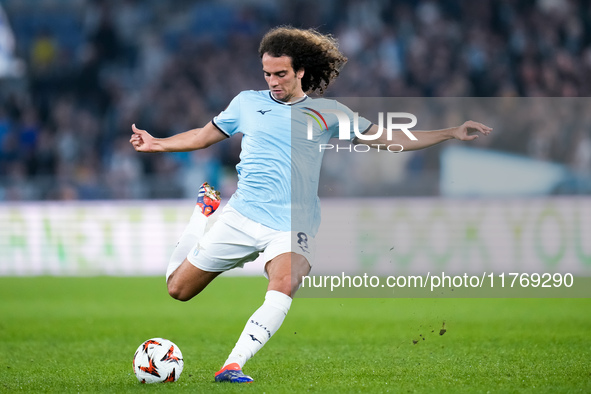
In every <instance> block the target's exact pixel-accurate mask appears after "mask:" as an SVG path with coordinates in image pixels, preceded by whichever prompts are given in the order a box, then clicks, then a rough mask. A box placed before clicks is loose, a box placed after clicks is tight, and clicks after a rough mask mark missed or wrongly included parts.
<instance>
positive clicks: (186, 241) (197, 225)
mask: <svg viewBox="0 0 591 394" xmlns="http://www.w3.org/2000/svg"><path fill="white" fill-rule="evenodd" d="M208 219H209V218H208V217H207V216H205V215H204V214H203V212H202V211H201V207H200V206H199V205H196V206H195V209H194V210H193V215H191V219H190V220H189V224H187V227H186V228H185V231H183V234H182V235H181V238H180V239H179V242H178V243H177V244H176V248H175V249H174V251H173V252H172V256H170V260H169V261H168V268H167V269H166V280H168V277H169V276H170V275H172V273H173V272H174V271H176V269H177V268H178V267H180V265H181V264H182V263H183V261H185V258H187V255H188V254H189V252H190V251H191V248H193V246H195V244H197V242H199V240H200V239H201V237H202V236H203V234H204V233H205V227H206V226H207V220H208Z"/></svg>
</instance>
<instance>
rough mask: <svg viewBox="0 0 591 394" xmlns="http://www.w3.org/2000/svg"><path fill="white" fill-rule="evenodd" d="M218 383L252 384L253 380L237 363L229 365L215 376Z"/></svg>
mask: <svg viewBox="0 0 591 394" xmlns="http://www.w3.org/2000/svg"><path fill="white" fill-rule="evenodd" d="M215 381H216V382H230V383H252V382H253V380H252V378H251V377H250V376H247V375H245V374H244V373H242V369H240V365H238V364H237V363H232V364H228V365H226V366H225V367H223V368H222V369H220V370H219V371H218V372H216V374H215Z"/></svg>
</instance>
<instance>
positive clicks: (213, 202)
mask: <svg viewBox="0 0 591 394" xmlns="http://www.w3.org/2000/svg"><path fill="white" fill-rule="evenodd" d="M221 201H222V196H221V195H220V192H218V191H217V190H215V189H214V188H213V186H211V185H210V184H209V183H207V182H204V183H203V185H201V187H200V188H199V194H197V205H198V206H199V207H201V212H203V214H204V215H205V216H210V215H211V214H213V213H214V212H215V210H216V209H218V207H219V206H220V202H221Z"/></svg>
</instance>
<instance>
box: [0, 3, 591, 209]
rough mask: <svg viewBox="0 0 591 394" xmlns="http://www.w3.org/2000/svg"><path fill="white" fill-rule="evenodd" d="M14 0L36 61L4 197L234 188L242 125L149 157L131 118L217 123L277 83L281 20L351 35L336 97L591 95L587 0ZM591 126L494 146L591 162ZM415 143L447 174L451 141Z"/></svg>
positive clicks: (19, 49) (419, 161) (8, 157)
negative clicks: (217, 139)
mask: <svg viewBox="0 0 591 394" xmlns="http://www.w3.org/2000/svg"><path fill="white" fill-rule="evenodd" d="M0 5H2V7H3V8H4V11H5V13H6V14H7V16H8V20H9V22H10V25H11V27H12V30H13V32H14V36H15V40H16V56H17V57H19V58H21V59H23V60H24V61H25V64H26V69H25V70H26V71H25V73H24V74H23V76H21V77H18V78H15V77H11V78H4V79H2V80H0V88H1V90H0V200H38V199H41V200H42V199H111V198H113V199H114V198H116V199H128V198H180V197H188V198H193V197H194V195H195V193H196V190H197V188H198V186H199V184H200V183H201V182H203V181H204V180H209V181H210V182H212V183H214V184H218V185H221V188H222V189H223V190H226V191H232V190H231V189H232V188H233V187H234V182H235V177H234V172H235V170H234V166H235V165H236V163H237V161H238V152H239V148H240V147H239V144H240V141H239V139H238V138H231V139H229V140H227V141H224V142H222V143H220V144H218V145H216V146H214V147H211V148H209V149H207V150H204V151H199V152H192V153H183V154H161V155H160V154H159V155H146V154H138V153H136V152H134V151H133V149H132V147H131V145H130V144H129V143H128V140H129V136H130V134H131V131H130V125H131V124H132V123H136V124H137V125H138V127H140V128H144V129H147V130H148V131H150V132H151V133H152V134H153V135H155V136H160V137H164V136H168V135H172V134H174V133H177V132H180V131H185V130H187V129H191V128H195V127H201V126H203V125H205V124H206V123H207V122H208V121H210V120H211V118H212V117H213V116H215V115H216V114H217V113H219V111H220V110H222V109H223V108H224V107H225V106H226V105H227V104H228V103H229V101H230V100H231V99H232V98H233V97H234V96H235V95H236V94H237V93H238V92H239V91H241V90H244V89H265V88H266V85H265V82H264V79H263V76H262V72H261V66H260V60H259V58H258V56H257V48H258V43H259V40H260V38H261V36H262V35H263V34H264V33H265V32H266V31H267V30H268V29H269V28H271V27H273V26H276V25H280V24H290V25H292V26H296V27H315V28H317V29H318V30H320V31H322V32H331V33H333V34H334V35H335V36H336V37H337V38H338V39H339V41H340V44H341V49H342V50H343V52H344V53H345V54H346V55H347V56H348V58H349V62H348V64H347V65H346V66H345V68H344V69H343V71H342V73H341V76H340V77H339V79H338V80H337V81H336V83H335V84H334V85H333V86H331V87H330V88H329V89H328V92H327V95H328V96H333V97H338V96H341V97H345V96H367V97H390V96H398V97H421V96H422V97H450V96H454V97H462V96H466V97H467V96H475V97H500V96H519V97H540V96H541V97H567V96H577V97H586V96H590V95H591V7H589V4H588V2H587V1H585V0H480V1H461V0H412V1H411V0H400V1H388V0H372V1H357V0H348V1H342V0H323V1H286V0H281V1H274V0H248V1H214V2H212V1H181V0H175V1H158V0H149V1H138V0H121V1H115V0H113V1H107V0H105V1H92V0H0ZM587 120H589V119H587ZM589 121H590V122H591V120H589ZM441 126H442V127H443V126H451V125H446V124H445V125H441ZM587 126H589V124H587ZM589 130H590V129H589V127H587V128H586V129H585V128H583V129H581V127H578V128H577V127H572V128H568V127H566V128H564V127H562V128H561V127H557V128H553V129H548V130H546V131H545V132H539V133H537V132H534V131H531V130H530V132H524V133H520V134H519V135H515V134H511V133H507V132H503V131H502V130H498V131H496V132H495V133H493V135H491V137H490V138H489V139H487V140H486V141H483V142H482V143H480V145H479V146H482V147H486V148H490V149H499V150H505V151H508V152H513V153H518V154H522V155H527V156H530V157H533V158H535V159H540V160H545V161H551V162H556V163H561V164H564V165H565V166H568V167H569V168H571V169H572V170H573V171H576V172H578V173H581V174H583V175H585V176H589V172H590V171H591V136H590V134H591V133H590V131H589ZM482 140H484V139H482ZM409 155H410V156H409V157H411V159H410V160H406V161H404V163H403V164H401V165H403V166H408V169H406V168H403V169H402V171H403V172H404V171H407V170H408V171H413V173H415V174H416V173H421V172H423V173H425V174H436V173H437V170H438V165H439V164H438V160H437V155H438V148H434V149H430V150H428V151H424V152H421V153H417V154H409ZM425 179H426V181H425V182H431V181H432V178H430V177H428V176H427V177H426V178H425ZM416 190H417V194H424V193H427V194H436V193H437V188H432V187H430V188H424V189H421V188H418V189H416ZM321 192H322V190H321ZM388 192H391V190H389V191H388Z"/></svg>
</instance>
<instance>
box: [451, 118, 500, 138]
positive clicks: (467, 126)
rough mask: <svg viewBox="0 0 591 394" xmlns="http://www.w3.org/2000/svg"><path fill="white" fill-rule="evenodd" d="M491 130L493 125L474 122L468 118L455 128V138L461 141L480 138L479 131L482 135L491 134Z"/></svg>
mask: <svg viewBox="0 0 591 394" xmlns="http://www.w3.org/2000/svg"><path fill="white" fill-rule="evenodd" d="M491 131H492V128H491V127H488V126H485V125H483V124H482V123H478V122H474V121H473V120H468V121H466V122H464V124H463V125H461V126H460V127H458V128H457V129H456V130H454V138H455V139H457V140H460V141H472V140H475V139H476V138H478V134H479V133H480V134H482V135H489V134H490V132H491Z"/></svg>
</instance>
